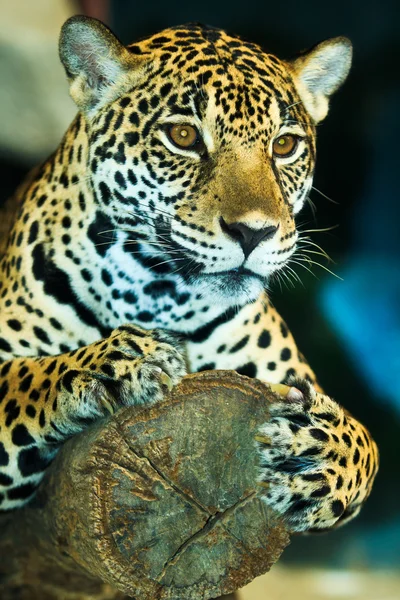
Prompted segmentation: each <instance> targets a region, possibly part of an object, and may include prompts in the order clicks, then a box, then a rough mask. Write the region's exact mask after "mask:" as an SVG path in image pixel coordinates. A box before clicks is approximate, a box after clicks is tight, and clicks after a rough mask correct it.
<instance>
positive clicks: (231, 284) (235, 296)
mask: <svg viewBox="0 0 400 600" xmlns="http://www.w3.org/2000/svg"><path fill="white" fill-rule="evenodd" d="M193 283H195V284H196V285H197V287H199V288H200V291H201V292H202V294H203V295H205V294H207V295H212V296H213V297H214V299H215V301H219V300H228V301H231V302H235V303H241V302H251V301H254V300H256V299H257V298H258V296H259V295H260V293H261V292H262V291H263V290H264V289H265V287H266V284H267V278H266V277H263V276H261V275H259V274H258V273H255V272H254V271H251V270H250V269H247V268H246V267H243V266H240V267H237V268H235V269H229V270H226V271H216V272H214V273H198V274H197V275H196V276H195V278H193Z"/></svg>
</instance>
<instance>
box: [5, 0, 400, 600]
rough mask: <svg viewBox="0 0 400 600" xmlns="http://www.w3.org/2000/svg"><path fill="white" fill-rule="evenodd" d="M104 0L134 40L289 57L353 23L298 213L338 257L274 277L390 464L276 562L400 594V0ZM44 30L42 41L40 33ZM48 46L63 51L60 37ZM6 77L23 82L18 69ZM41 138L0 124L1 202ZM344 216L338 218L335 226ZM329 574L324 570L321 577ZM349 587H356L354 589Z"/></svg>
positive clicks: (314, 354) (311, 352) (299, 334)
mask: <svg viewBox="0 0 400 600" xmlns="http://www.w3.org/2000/svg"><path fill="white" fill-rule="evenodd" d="M14 4H16V5H18V4H20V5H21V11H22V10H23V5H25V4H26V5H28V4H29V2H28V0H26V2H23V1H22V0H19V2H16V3H14ZM39 4H40V5H41V6H42V8H43V10H46V5H47V7H48V8H49V7H50V6H52V7H53V9H54V5H55V4H57V3H55V2H53V0H48V1H47V3H46V2H39V3H38V5H39ZM64 4H65V11H66V12H67V13H68V12H69V13H71V14H73V13H75V12H80V11H81V10H82V6H83V9H85V8H86V9H87V10H89V8H88V7H90V4H91V3H85V2H83V3H81V4H82V5H81V6H80V7H79V6H78V4H77V3H68V2H66V3H64ZM97 4H99V3H97ZM38 5H36V6H38ZM2 10H3V9H2V8H1V6H0V11H2ZM37 10H38V9H37ZM104 10H105V14H108V23H109V25H110V26H111V27H112V28H113V29H114V31H115V32H116V33H117V34H118V35H119V36H120V37H121V39H122V40H123V41H125V42H130V41H133V40H134V39H135V38H138V37H142V36H145V35H147V34H150V33H153V32H154V31H156V30H160V29H163V28H164V27H167V26H170V25H176V24H179V23H182V22H188V21H200V22H204V23H208V24H210V25H214V26H219V27H222V28H224V29H227V30H229V31H231V32H235V33H237V34H239V35H241V36H243V37H245V38H248V39H250V40H252V41H256V42H258V43H260V44H261V45H262V46H263V47H264V48H266V49H267V50H269V51H272V52H274V53H276V54H278V55H279V56H281V57H291V56H292V55H293V54H295V53H296V52H298V51H299V50H302V49H305V48H307V47H309V46H312V45H314V44H315V43H316V42H318V41H320V40H322V39H325V38H328V37H333V36H337V35H346V36H348V37H350V39H351V40H352V42H353V44H354V67H353V70H352V73H351V76H350V78H349V80H348V82H347V83H346V84H345V86H344V88H343V89H342V90H341V91H340V92H339V93H338V94H337V96H335V97H334V98H333V102H332V108H331V110H330V114H329V116H328V118H327V120H326V122H324V123H323V124H322V125H321V126H320V127H319V128H318V137H319V146H318V150H319V155H318V164H317V171H316V177H315V187H314V190H313V192H312V194H311V202H310V205H309V206H307V207H306V209H305V211H304V212H303V213H302V214H301V216H300V218H299V223H300V224H301V228H302V229H303V230H315V231H310V233H309V235H310V236H311V238H312V239H313V241H314V242H315V243H317V244H318V245H320V246H321V247H322V248H323V250H324V251H326V252H327V253H328V254H329V255H330V256H331V258H332V262H326V261H325V260H324V258H323V257H322V256H316V259H318V260H316V262H318V263H320V264H319V265H318V264H312V265H306V266H308V267H310V268H311V270H312V272H313V273H312V274H310V273H309V272H308V271H307V270H305V269H302V268H301V267H300V266H298V267H295V269H296V271H297V273H298V275H299V276H300V278H301V280H302V285H300V284H299V283H296V282H295V281H290V280H288V281H287V282H286V283H287V285H286V286H285V285H284V286H283V288H282V289H280V287H279V285H278V284H276V286H275V289H274V291H273V293H272V299H273V302H274V303H275V305H276V306H277V307H278V309H279V310H280V311H281V313H282V315H283V316H284V318H285V319H286V321H287V323H288V324H289V326H290V328H291V330H292V332H293V334H294V336H295V338H296V339H297V341H298V344H299V346H300V348H301V350H302V351H303V353H304V354H305V355H306V356H307V359H308V360H309V361H310V363H311V365H312V366H313V368H314V370H315V371H316V373H317V374H318V376H319V380H320V383H321V384H322V386H323V387H324V389H325V390H326V391H327V392H328V393H329V394H330V395H332V396H333V397H334V398H336V399H338V400H339V401H340V403H341V404H343V405H345V406H346V408H348V409H349V411H350V412H352V413H353V414H354V415H355V416H356V417H358V418H359V419H360V420H362V421H363V422H364V423H365V424H366V425H367V427H368V428H369V429H370V430H371V432H372V433H373V435H374V437H375V439H376V440H377V442H378V445H379V448H380V452H381V460H382V466H381V470H380V474H379V476H378V478H377V481H376V485H375V487H374V490H373V493H372V495H371V497H370V499H369V501H368V502H367V505H366V507H365V509H364V510H363V511H362V513H361V515H360V516H359V517H358V518H357V519H356V520H355V521H354V522H353V523H351V524H350V525H348V526H346V527H344V528H343V529H339V530H337V531H334V532H331V533H329V534H327V535H319V536H314V537H301V536H299V537H296V538H295V539H294V540H293V542H292V544H291V546H290V547H289V548H288V550H287V551H286V552H285V554H284V557H283V558H282V561H281V562H280V563H279V565H278V567H277V569H281V571H279V572H281V573H284V574H285V577H286V576H287V573H288V572H289V571H291V572H293V573H300V575H299V584H298V585H299V589H300V587H301V586H302V585H303V583H304V581H303V575H301V573H305V572H308V571H304V569H309V568H310V567H311V566H312V567H313V568H317V569H321V571H315V573H316V575H315V576H316V577H317V579H318V577H319V576H320V575H318V573H319V574H321V573H325V575H326V579H325V580H324V581H325V584H324V586H325V587H324V586H322V587H323V589H324V590H325V591H326V590H328V591H329V590H331V593H330V595H329V593H325V591H324V592H321V591H319V592H318V590H319V589H320V588H319V587H318V585H320V586H321V585H322V583H318V584H316V587H315V590H317V591H315V593H314V591H310V590H311V588H309V592H308V594H307V592H304V595H301V594H300V592H299V594H297V595H295V593H294V592H293V598H295V597H296V598H297V599H298V600H300V599H301V598H307V600H313V599H314V598H325V597H326V598H328V597H330V598H336V597H337V598H339V597H342V598H354V599H356V598H357V599H358V598H360V599H361V598H363V599H368V598H374V600H395V598H400V583H399V578H397V579H396V577H397V575H396V572H398V570H399V565H400V468H399V462H400V199H399V184H398V180H397V177H398V175H399V170H400V162H399V139H400V137H399V135H400V116H399V115H400V113H399V106H400V79H399V67H398V65H399V64H400V38H399V17H398V15H399V2H398V0H381V1H377V0H347V1H344V0H337V1H335V2H331V3H326V2H321V0H320V1H319V2H316V1H315V0H303V1H302V2H299V1H298V0H297V1H296V0H285V2H276V1H275V2H271V1H267V0H264V1H254V0H247V1H246V2H243V0H242V1H241V2H239V1H237V0H229V1H227V0H225V1H219V2H216V1H213V2H211V1H208V0H204V1H203V2H201V3H191V2H186V3H183V2H181V1H178V0H169V2H155V1H149V2H147V3H140V5H139V4H138V3H135V2H132V1H130V0H114V1H111V2H109V3H108V6H107V3H105V8H104ZM63 14H64V13H63ZM0 15H1V12H0ZM21 15H22V13H21ZM67 16H68V15H67ZM58 19H59V16H57V18H55V19H54V32H55V34H56V33H57V30H58V27H59V22H58ZM21 20H22V16H21ZM9 37H10V36H9ZM9 37H8V38H7V44H9V47H8V49H7V48H5V46H4V43H2V42H4V38H2V37H1V25H0V59H1V58H2V56H3V59H4V56H6V58H7V55H5V54H4V53H5V52H7V51H8V52H9V53H10V55H11V54H12V53H13V56H14V55H15V54H16V53H18V52H17V50H15V49H14V50H12V43H11V41H10V39H9ZM56 37H57V36H56V35H55V38H56ZM32 39H33V38H32ZM34 41H35V43H37V44H39V45H40V35H39V36H36V37H35V38H34ZM18 51H19V50H18ZM50 51H51V52H53V51H54V53H55V54H56V52H57V48H56V47H54V48H53V49H52V50H50V49H49V50H48V52H50ZM22 52H23V51H22V50H21V53H22ZM16 64H17V62H16ZM0 67H1V60H0ZM49 68H50V67H49ZM52 68H53V70H54V68H56V69H57V68H58V67H52ZM59 69H60V72H59V74H58V75H57V77H55V79H54V81H56V79H57V81H58V80H59V76H60V77H61V74H62V70H61V66H60V67H59ZM31 79H32V81H33V82H34V84H33V87H31V88H30V87H29V85H27V89H26V92H24V93H25V96H24V103H25V104H26V109H25V110H26V111H28V112H29V106H30V101H31V98H34V102H35V105H40V103H41V96H40V94H43V87H41V86H40V81H39V80H36V79H35V78H34V77H33V74H31ZM7 82H9V83H8V84H7V85H12V77H9V78H8V79H7ZM17 83H18V85H20V83H21V82H20V81H17V78H16V83H15V85H17ZM54 85H56V84H54ZM58 85H59V84H58V83H57V86H58ZM60 85H61V84H60ZM18 89H19V88H18ZM3 93H4V92H3ZM47 93H48V94H50V97H51V89H47ZM57 93H58V92H57ZM9 94H12V90H10V91H9ZM65 96H66V97H67V86H66V85H65ZM0 100H1V98H0ZM48 101H49V99H47V100H46V102H48ZM8 103H9V104H10V101H9V100H8ZM0 110H1V106H0ZM66 112H68V111H66V110H64V109H63V110H62V111H61V112H60V114H58V113H57V111H54V113H53V112H52V113H51V118H50V117H49V118H48V119H46V115H45V114H42V115H41V118H42V119H43V127H45V128H46V130H47V129H48V130H51V131H52V136H54V135H55V136H61V132H62V127H63V126H64V122H65V121H66ZM61 113H62V114H61ZM0 115H1V116H0V118H1V119H3V121H5V120H6V118H8V117H6V114H5V112H4V111H2V110H1V112H0ZM24 116H26V115H24ZM15 126H17V123H16V125H15ZM7 129H8V130H9V129H10V128H9V127H8V128H7ZM20 133H21V132H19V138H21V135H20ZM22 139H23V136H22ZM52 139H53V138H52ZM42 141H43V140H41V143H40V144H39V143H38V144H37V148H36V150H35V140H34V139H33V140H32V137H31V138H30V140H29V143H30V144H32V150H30V151H29V152H27V151H26V148H24V147H23V146H24V144H23V142H21V143H20V145H19V146H18V144H17V143H16V142H15V140H14V141H11V142H10V141H9V142H7V140H6V139H5V136H3V137H2V135H1V134H0V175H1V182H2V188H1V195H0V202H1V201H2V200H5V198H6V197H7V195H8V194H9V193H11V192H12V190H13V189H14V187H15V186H16V185H17V183H18V182H19V181H20V180H21V179H22V177H23V175H24V174H25V173H26V171H27V170H28V168H29V167H30V166H31V165H33V164H34V162H36V160H39V159H41V158H42V157H43V156H44V154H45V151H50V149H49V148H47V147H46V144H44V143H42ZM331 200H333V201H331ZM313 205H314V206H313ZM314 213H315V214H314ZM337 224H338V225H339V226H338V227H337V228H333V229H331V228H332V227H333V226H336V225H337ZM318 230H328V231H318ZM326 269H329V270H330V271H332V272H333V273H334V275H332V274H331V273H330V272H328V271H327V270H326ZM398 377H399V379H397V378H398ZM299 569H300V570H299ZM301 569H303V571H302V570H301ZM347 571H349V572H350V571H351V572H352V573H354V572H357V573H361V574H363V573H367V572H369V575H368V577H369V576H371V577H372V575H371V573H373V572H375V571H376V572H377V573H378V575H377V578H378V579H377V580H376V581H377V582H378V583H376V588H375V587H374V585H375V583H373V581H372V579H371V581H370V583H368V581H369V580H368V577H367V575H366V578H365V580H363V581H364V583H365V585H364V583H363V584H362V585H361V584H360V583H359V579H357V578H356V579H354V580H352V582H350V583H349V581H350V579H349V580H345V579H343V577H342V579H340V576H339V575H338V576H336V575H335V574H337V573H339V574H340V573H341V574H342V575H343V574H346V572H347ZM329 573H330V575H329ZM379 573H380V574H382V573H383V574H384V573H389V574H388V575H387V577H386V579H385V578H384V576H383V575H382V579H379V577H381V575H379ZM361 576H362V575H361ZM296 577H297V575H296ZM310 577H311V575H310ZM335 577H336V579H335ZM321 578H322V579H321ZM296 581H297V579H296ZM316 581H317V580H316ZM318 581H319V582H321V581H323V576H322V575H321V577H320V579H318ZM346 581H347V587H346ZM354 581H356V582H358V583H354ZM383 581H386V582H389V584H388V585H389V587H388V588H387V590H388V591H387V593H386V592H382V593H381V594H380V593H379V592H376V594H375V596H372V595H371V594H372V592H371V594H370V593H369V592H370V591H371V590H374V589H381V590H383V589H384V587H382V586H383V583H382V582H383ZM335 582H336V583H335ZM338 582H339V583H338ZM379 582H381V583H379ZM271 585H272V583H271ZM335 585H336V586H338V587H337V588H335ZM349 586H350V587H349ZM351 586H353V588H352V587H351ZM354 586H355V587H354ZM396 586H397V587H396ZM267 589H268V586H266V587H265V590H267ZM271 589H272V588H271ZM277 589H278V588H277ZM321 589H322V588H321ZM335 589H337V590H339V591H340V590H342V589H344V592H343V593H339V592H338V594H336V595H335ZM349 589H350V590H351V589H356V590H358V591H356V592H354V593H353V595H351V594H350V595H349V593H347V592H348V590H349ZM313 590H314V588H313ZM346 590H347V591H346ZM396 590H397V592H396ZM257 593H258V592H257ZM374 593H375V592H374ZM276 594H277V595H275V596H268V597H271V598H272V597H273V598H284V597H285V598H286V597H291V596H288V595H284V592H282V595H279V594H280V592H279V593H278V592H276ZM318 594H319V595H318ZM379 594H380V595H379ZM250 597H253V596H249V598H250ZM254 597H255V596H254ZM243 598H245V596H243Z"/></svg>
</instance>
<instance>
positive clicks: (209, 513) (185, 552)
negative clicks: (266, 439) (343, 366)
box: [0, 371, 289, 600]
mask: <svg viewBox="0 0 400 600" xmlns="http://www.w3.org/2000/svg"><path fill="white" fill-rule="evenodd" d="M271 400H273V395H272V394H271V392H270V391H269V388H268V387H267V386H264V385H263V384H262V383H260V382H257V381H254V380H250V379H248V378H245V377H241V376H240V375H237V374H235V373H232V372H230V371H210V372H204V373H200V374H197V375H190V376H188V377H186V378H185V379H184V380H183V382H182V383H181V384H180V385H179V386H178V387H177V388H175V390H173V392H172V393H171V395H170V397H169V398H168V399H167V401H166V402H165V403H163V404H159V405H156V406H153V407H143V408H139V409H138V408H137V407H136V408H126V409H122V410H120V411H118V412H117V413H116V414H115V415H113V416H112V417H109V418H107V419H104V420H102V421H101V422H99V423H97V424H96V425H95V426H93V427H91V428H90V429H89V430H87V431H86V432H85V433H83V434H81V435H79V436H77V437H75V438H74V439H72V440H70V441H69V442H68V443H67V444H65V446H64V447H63V449H62V450H61V451H60V453H59V455H58V456H57V458H56V460H55V461H54V463H53V465H52V466H51V468H50V469H49V473H48V476H47V478H46V480H45V481H44V484H43V485H42V486H41V488H40V493H39V494H38V497H37V500H36V501H35V504H34V505H31V506H30V507H26V508H25V509H23V510H20V511H19V512H16V513H10V514H8V515H6V516H3V517H2V518H1V520H0V525H1V526H2V536H1V540H0V554H1V557H2V561H1V564H0V597H1V599H2V600H11V599H12V600H39V599H40V600H61V599H62V600H64V599H65V600H89V598H90V599H92V598H96V599H97V598H98V599H99V600H100V598H101V599H102V600H108V599H110V600H111V599H113V600H117V599H118V600H119V599H122V598H124V597H126V596H131V597H135V598H137V599H138V600H139V599H140V600H164V599H168V600H175V599H176V600H178V599H179V600H192V599H193V600H198V599H203V598H204V599H206V598H215V597H217V596H219V595H221V594H228V593H230V592H232V591H234V590H236V589H238V588H240V587H242V586H244V585H245V584H246V583H248V582H249V581H251V580H252V579H254V577H256V576H258V575H260V574H262V573H265V572H266V571H268V570H269V568H270V567H271V565H272V564H273V563H274V562H275V561H276V560H277V559H278V558H279V556H280V554H281V552H282V551H283V549H284V548H285V546H286V545H287V544H288V542H289V537H288V534H287V532H286V530H285V528H284V527H283V526H282V524H281V523H279V520H278V519H277V518H276V517H275V516H274V515H273V514H272V513H271V511H269V510H268V509H267V508H266V506H265V504H264V503H263V502H262V501H261V499H260V497H259V489H257V486H256V485H255V481H256V478H257V469H258V467H257V456H256V452H255V446H254V435H255V433H256V431H257V428H258V427H259V426H260V425H261V424H262V423H263V422H265V421H266V420H267V418H268V401H271Z"/></svg>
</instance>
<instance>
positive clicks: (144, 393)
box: [0, 325, 186, 510]
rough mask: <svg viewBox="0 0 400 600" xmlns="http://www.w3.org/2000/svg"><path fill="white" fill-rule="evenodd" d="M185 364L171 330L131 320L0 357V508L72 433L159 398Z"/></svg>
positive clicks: (32, 485) (23, 495) (34, 478)
mask: <svg viewBox="0 0 400 600" xmlns="http://www.w3.org/2000/svg"><path fill="white" fill-rule="evenodd" d="M185 372H186V364H185V360H184V358H183V356H182V354H181V353H180V351H179V343H178V341H177V339H176V337H175V336H173V335H172V334H168V333H165V332H163V331H160V330H153V331H145V330H143V329H140V328H139V327H133V326H129V325H128V326H124V327H120V328H119V329H116V330H115V331H113V332H112V333H111V335H110V336H109V337H108V338H106V339H104V340H100V341H99V342H95V343H93V344H90V345H89V346H85V347H83V348H79V349H78V350H76V351H74V352H69V353H67V354H62V355H59V356H54V357H44V358H16V359H13V360H11V361H9V362H6V363H3V364H2V365H0V401H2V405H3V409H4V419H3V420H4V426H3V425H2V427H1V429H0V463H1V468H2V480H1V490H0V510H4V509H11V508H16V507H17V506H20V505H21V504H24V503H25V502H26V501H27V500H29V499H30V497H31V496H32V495H33V493H34V491H35V489H36V488H37V486H38V485H39V483H40V481H41V479H42V478H43V473H44V471H45V469H46V467H47V465H48V464H49V462H50V461H51V459H52V458H53V457H54V455H55V453H56V451H57V450H58V448H59V447H60V445H61V444H62V443H63V442H64V441H65V440H66V439H68V438H69V437H70V436H71V435H73V434H75V433H78V432H79V431H82V430H83V429H85V427H87V426H88V424H90V423H91V422H93V421H94V420H96V419H98V418H100V417H102V416H104V415H106V414H108V413H109V412H114V411H115V410H117V408H118V407H119V406H127V405H131V404H143V403H152V402H156V401H160V400H162V399H163V397H164V395H165V393H166V392H167V391H168V389H169V388H171V387H172V386H173V385H175V384H176V383H178V381H179V380H180V379H181V377H183V375H184V374H185Z"/></svg>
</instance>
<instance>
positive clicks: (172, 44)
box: [128, 24, 291, 85]
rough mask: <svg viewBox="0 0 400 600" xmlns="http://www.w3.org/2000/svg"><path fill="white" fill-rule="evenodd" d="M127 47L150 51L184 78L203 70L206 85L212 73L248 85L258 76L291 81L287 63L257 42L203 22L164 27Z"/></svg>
mask: <svg viewBox="0 0 400 600" xmlns="http://www.w3.org/2000/svg"><path fill="white" fill-rule="evenodd" d="M128 48H129V50H130V52H132V53H134V54H149V58H150V57H151V58H152V59H153V60H155V61H156V62H161V63H166V64H168V66H170V67H171V68H172V67H175V69H173V72H174V73H179V74H180V75H181V77H182V78H184V76H185V75H189V76H194V75H196V73H201V74H202V82H203V84H207V82H208V79H210V78H211V77H213V76H219V77H222V78H223V77H228V79H229V78H233V77H235V76H236V79H238V80H242V81H243V83H245V84H247V85H249V84H254V81H255V80H258V79H261V80H262V79H271V78H277V79H279V80H282V83H286V84H287V83H291V78H290V73H289V70H288V65H287V63H285V62H284V61H282V60H280V59H279V58H277V57H276V56H274V55H272V54H268V53H267V52H265V51H264V50H263V49H262V48H261V47H260V46H258V45H257V44H253V43H250V42H246V41H244V40H242V39H240V38H238V37H234V36H231V35H229V34H227V33H226V32H225V31H223V30H221V29H215V28H211V27H207V26H204V25H197V24H194V25H185V26H179V27H173V28H169V29H165V30H163V31H161V32H160V33H157V34H154V35H152V36H150V37H148V38H145V39H143V40H141V41H139V42H136V43H134V44H130V45H129V46H128ZM205 73H207V74H208V77H207V76H205ZM171 75H172V73H171Z"/></svg>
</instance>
